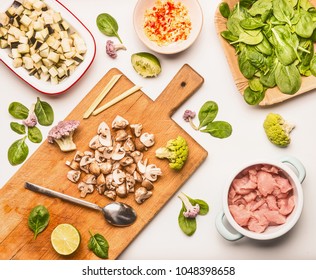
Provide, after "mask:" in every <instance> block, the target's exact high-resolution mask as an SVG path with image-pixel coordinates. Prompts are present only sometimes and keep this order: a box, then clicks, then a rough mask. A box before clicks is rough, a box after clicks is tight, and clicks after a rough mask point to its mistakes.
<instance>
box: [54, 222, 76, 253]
mask: <svg viewBox="0 0 316 280" xmlns="http://www.w3.org/2000/svg"><path fill="white" fill-rule="evenodd" d="M80 240H81V238H80V233H79V231H78V230H77V229H76V228H75V227H74V226H73V225H71V224H60V225H58V226H57V227H55V229H54V230H53V232H52V234H51V243H52V245H53V248H54V249H55V251H56V252H57V253H58V254H60V255H64V256H68V255H70V254H72V253H73V252H75V251H76V250H77V249H78V247H79V245H80Z"/></svg>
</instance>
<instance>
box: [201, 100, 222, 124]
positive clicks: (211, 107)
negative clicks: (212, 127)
mask: <svg viewBox="0 0 316 280" xmlns="http://www.w3.org/2000/svg"><path fill="white" fill-rule="evenodd" d="M217 113H218V106H217V104H216V103H215V102H214V101H207V102H205V103H204V104H203V106H202V107H201V109H200V111H199V114H198V117H199V121H200V124H199V127H198V129H200V128H201V127H204V126H207V125H208V124H209V123H210V122H212V121H213V120H214V119H215V117H216V115H217Z"/></svg>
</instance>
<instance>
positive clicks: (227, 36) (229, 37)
mask: <svg viewBox="0 0 316 280" xmlns="http://www.w3.org/2000/svg"><path fill="white" fill-rule="evenodd" d="M221 36H222V37H223V38H224V39H225V40H227V41H228V42H234V41H237V40H238V37H236V36H235V35H233V33H231V32H230V31H229V30H224V31H222V32H221Z"/></svg>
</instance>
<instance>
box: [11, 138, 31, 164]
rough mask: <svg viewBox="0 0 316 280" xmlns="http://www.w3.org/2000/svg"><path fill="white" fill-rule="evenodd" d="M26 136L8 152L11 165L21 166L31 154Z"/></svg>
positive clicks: (16, 142)
mask: <svg viewBox="0 0 316 280" xmlns="http://www.w3.org/2000/svg"><path fill="white" fill-rule="evenodd" d="M25 139H26V136H24V137H23V138H22V139H19V140H17V141H15V142H14V143H13V144H12V145H11V146H10V147H9V150H8V160H9V162H10V164H11V165H18V164H21V163H22V162H23V161H24V160H25V159H26V158H27V156H28V154H29V148H28V146H27V145H26V143H25Z"/></svg>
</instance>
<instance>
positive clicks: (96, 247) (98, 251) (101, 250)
mask: <svg viewBox="0 0 316 280" xmlns="http://www.w3.org/2000/svg"><path fill="white" fill-rule="evenodd" d="M89 233H90V239H89V243H88V248H89V249H90V250H91V251H92V252H93V253H94V254H95V255H96V256H98V257H99V258H101V259H107V258H108V257H109V243H108V241H107V240H106V239H105V238H104V236H103V235H101V234H99V233H96V234H92V233H91V231H89Z"/></svg>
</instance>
